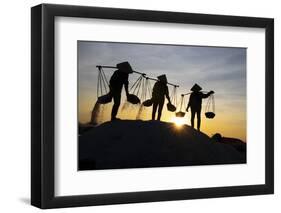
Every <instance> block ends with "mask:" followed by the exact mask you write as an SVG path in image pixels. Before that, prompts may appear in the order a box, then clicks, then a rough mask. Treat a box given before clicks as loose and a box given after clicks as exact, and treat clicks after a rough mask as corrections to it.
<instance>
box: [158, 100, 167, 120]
mask: <svg viewBox="0 0 281 213" xmlns="http://www.w3.org/2000/svg"><path fill="white" fill-rule="evenodd" d="M164 101H165V99H164V100H163V101H161V102H160V103H159V106H158V115H157V120H158V121H160V119H161V115H162V110H163V105H164Z"/></svg>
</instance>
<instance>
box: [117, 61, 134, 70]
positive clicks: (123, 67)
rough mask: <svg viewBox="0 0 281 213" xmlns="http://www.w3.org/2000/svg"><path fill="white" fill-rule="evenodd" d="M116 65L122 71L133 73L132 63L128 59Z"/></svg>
mask: <svg viewBox="0 0 281 213" xmlns="http://www.w3.org/2000/svg"><path fill="white" fill-rule="evenodd" d="M116 67H117V68H118V69H119V70H120V71H121V72H126V73H133V69H132V67H131V65H130V64H129V62H128V61H125V62H122V63H119V64H117V65H116Z"/></svg>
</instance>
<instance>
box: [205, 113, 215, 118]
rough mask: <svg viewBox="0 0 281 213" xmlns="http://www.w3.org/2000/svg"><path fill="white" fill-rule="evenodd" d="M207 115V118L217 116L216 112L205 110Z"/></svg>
mask: <svg viewBox="0 0 281 213" xmlns="http://www.w3.org/2000/svg"><path fill="white" fill-rule="evenodd" d="M205 116H206V118H209V119H212V118H214V117H215V116H216V114H215V113H213V112H205Z"/></svg>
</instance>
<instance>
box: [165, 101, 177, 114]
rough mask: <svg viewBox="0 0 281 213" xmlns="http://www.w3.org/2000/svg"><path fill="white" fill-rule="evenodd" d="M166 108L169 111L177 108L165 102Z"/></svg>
mask: <svg viewBox="0 0 281 213" xmlns="http://www.w3.org/2000/svg"><path fill="white" fill-rule="evenodd" d="M167 109H168V111H170V112H175V111H176V110H177V108H176V107H175V106H174V105H173V104H171V103H167Z"/></svg>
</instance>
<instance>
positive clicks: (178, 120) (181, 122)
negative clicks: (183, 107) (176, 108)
mask: <svg viewBox="0 0 281 213" xmlns="http://www.w3.org/2000/svg"><path fill="white" fill-rule="evenodd" d="M171 122H173V123H174V124H175V125H176V126H177V127H181V126H182V125H184V124H185V119H184V118H180V117H176V116H175V117H172V119H171Z"/></svg>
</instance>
